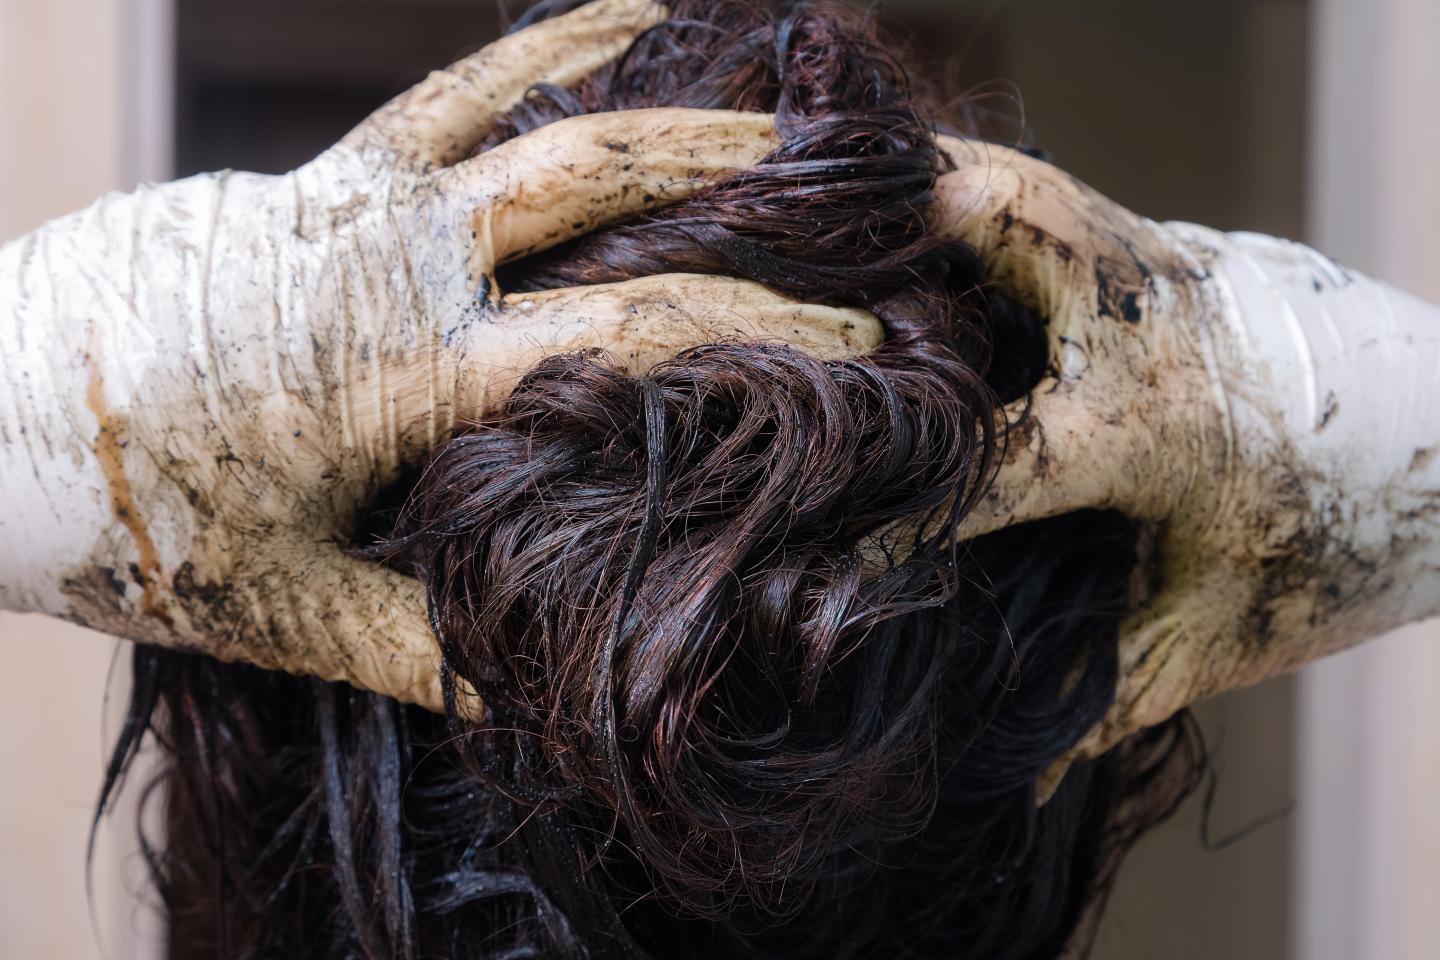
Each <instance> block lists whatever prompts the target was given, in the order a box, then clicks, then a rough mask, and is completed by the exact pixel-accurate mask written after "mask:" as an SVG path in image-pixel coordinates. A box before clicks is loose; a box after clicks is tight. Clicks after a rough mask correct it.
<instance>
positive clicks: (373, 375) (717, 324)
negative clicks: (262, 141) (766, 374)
mask: <svg viewBox="0 0 1440 960" xmlns="http://www.w3.org/2000/svg"><path fill="white" fill-rule="evenodd" d="M660 15H661V11H660V10H659V8H657V7H654V6H651V5H649V4H647V3H642V2H634V0H600V2H598V3H594V4H591V5H589V6H586V7H583V8H581V9H580V10H578V11H576V12H574V13H572V14H569V15H567V16H563V17H560V18H557V19H555V20H551V21H547V22H544V23H541V24H539V25H537V26H535V27H531V28H530V29H527V30H525V31H523V32H520V33H518V34H515V35H513V36H511V37H507V38H505V39H503V40H501V41H499V42H497V43H495V44H493V45H492V46H490V47H487V48H486V49H485V50H483V51H481V52H480V53H478V54H476V55H475V56H473V57H471V58H470V59H468V60H465V61H462V62H461V63H458V64H456V65H455V66H453V67H452V68H450V69H449V70H446V71H443V72H437V73H434V74H432V75H431V76H430V77H429V78H428V79H427V80H425V81H424V82H423V83H421V84H420V85H419V86H417V87H416V88H415V89H413V90H411V91H410V92H408V93H406V94H404V95H402V96H401V97H399V98H397V99H396V100H395V101H394V102H392V103H390V104H388V105H387V106H385V107H384V108H382V109H381V110H380V111H379V112H377V113H376V114H375V115H374V116H372V117H371V118H370V119H369V120H367V121H366V122H365V123H364V124H362V125H361V126H360V127H359V128H357V129H356V130H355V131H354V132H352V133H351V134H350V135H348V136H347V137H346V138H345V139H344V140H343V141H342V142H341V143H339V144H338V145H336V146H335V147H333V148H331V149H330V150H328V151H326V152H325V153H324V154H323V155H321V156H320V157H318V158H317V159H316V160H314V161H312V162H311V163H308V164H306V165H305V166H303V167H301V168H300V169H298V170H296V171H294V172H293V173H290V174H288V175H285V176H283V177H268V176H259V175H253V174H245V173H231V172H227V173H221V174H215V175H207V176H201V177H195V178H191V179H189V180H185V181H181V182H178V183H173V184H166V185H162V186H148V187H144V188H142V189H141V190H139V191H137V192H136V193H134V194H129V195H123V196H122V195H112V196H109V197H106V198H104V199H102V200H100V201H99V202H98V203H97V204H95V205H94V206H93V207H91V208H90V209H88V210H85V211H82V212H80V213H77V214H74V215H72V216H69V217H66V218H63V219H61V220H58V221H55V222H54V223H51V224H49V225H47V226H46V227H44V228H42V229H41V230H39V231H37V232H36V233H34V234H32V235H30V236H28V237H24V238H21V239H19V240H17V241H15V242H14V243H12V244H9V245H7V246H6V247H4V248H3V250H0V398H3V399H4V400H5V402H4V403H3V404H0V431H3V433H0V444H3V446H0V494H3V502H0V607H5V608H9V609H20V610H32V611H38V612H43V613H47V614H51V615H57V616H64V617H68V618H71V619H74V620H77V621H80V622H82V623H86V624H89V625H92V626H95V627H98V628H100V629H103V630H106V631H108V632H111V633H114V634H117V635H120V636H124V637H129V638H132V639H136V640H141V641H145V642H152V643H158V644H163V645H167V646H180V647H188V648H193V649H196V650H201V651H205V652H207V653H210V654H213V655H216V656H219V657H222V658H226V659H236V660H245V661H248V662H251V663H255V664H258V665H260V666H264V667H270V668H278V669H284V670H288V671H292V672H297V673H306V674H312V675H316V676H321V677H326V678H330V679H344V680H347V681H349V682H351V683H353V684H355V685H357V686H360V687H363V688H366V689H370V690H375V691H378V692H381V693H385V694H389V695H391V696H395V697H398V698H400V699H403V700H410V701H416V702H420V703H424V704H426V705H428V706H431V707H436V708H438V706H439V704H440V693H439V685H438V684H439V674H438V670H437V669H436V655H435V654H434V653H433V647H434V643H433V639H432V637H431V635H430V632H429V628H428V624H427V622H426V616H425V611H424V603H423V599H422V592H421V590H420V588H419V586H418V585H417V584H415V583H414V582H413V581H411V580H409V579H408V578H406V577H402V576H400V575H398V574H395V573H393V572H391V571H388V570H386V569H383V568H380V567H378V566H376V565H373V564H369V563H365V562H363V561H360V560H357V559H354V558H352V557H350V556H349V555H347V553H346V552H345V547H346V545H347V537H348V533H349V531H351V530H353V529H354V526H355V524H356V521H357V514H358V513H359V512H360V511H362V509H363V508H364V506H365V505H366V504H367V503H369V502H370V501H371V500H372V499H373V498H374V496H375V495H376V493H377V492H378V491H379V490H380V489H381V488H383V487H384V486H385V485H386V484H388V483H390V482H392V481H393V480H395V479H396V478H397V477H398V476H399V475H400V474H401V472H402V470H403V469H404V468H405V467H407V466H414V465H416V464H418V463H419V462H421V461H422V460H423V457H424V455H425V452H426V451H427V450H428V449H429V448H430V447H432V446H433V445H434V444H435V442H436V441H437V440H438V439H440V438H441V437H443V436H445V435H446V434H447V433H448V432H449V431H450V430H451V429H452V428H453V427H454V426H455V425H456V424H457V423H459V422H460V421H461V420H462V419H464V418H467V417H471V416H473V415H474V414H475V413H477V412H478V411H480V410H481V409H483V407H484V406H485V405H486V404H487V403H489V402H491V401H493V400H494V399H497V398H498V397H500V396H503V395H504V393H505V392H506V391H507V390H508V388H509V385H510V384H511V383H512V382H513V380H514V379H515V378H516V377H518V376H519V375H520V374H521V373H523V372H524V371H525V370H526V369H527V368H528V367H529V366H531V365H532V364H533V362H534V361H535V360H536V359H538V358H539V357H540V356H541V355H543V354H545V353H548V352H555V351H560V350H569V349H577V348H582V347H601V348H605V349H607V350H609V351H610V352H612V353H613V354H614V355H615V356H617V357H618V358H619V359H620V360H621V361H622V362H626V363H630V364H633V365H635V366H636V367H644V366H648V365H649V364H650V363H652V362H654V361H656V360H659V359H661V358H663V357H667V356H670V355H673V354H674V353H676V352H678V351H680V350H682V349H684V348H686V347H688V346H691V345H693V344H695V343H701V342H706V341H711V340H714V339H717V338H721V337H725V336H735V335H755V334H757V333H760V334H763V333H765V332H769V331H775V330H779V331H784V332H785V334H786V335H787V337H789V338H790V339H792V340H795V341H797V342H799V343H800V344H802V345H805V346H808V347H809V348H811V349H812V350H814V351H816V352H818V353H820V354H822V355H847V354H852V353H857V352H863V351H864V350H867V349H869V348H870V347H872V346H873V345H874V344H875V343H876V342H878V339H879V336H880V332H879V328H878V324H877V323H876V321H875V320H874V318H873V317H870V316H869V315H867V314H863V313H860V312H857V311H842V310H829V309H825V308H818V307H809V306H804V305H798V304H795V303H792V302H790V301H788V300H786V299H784V298H782V297H778V296H776V295H773V294H770V293H768V292H766V291H765V290H763V289H762V288H760V287H758V286H755V285H753V284H747V283H740V282H735V281H728V280H723V279H707V278H698V277H668V278H650V279H647V280H641V281H635V282H632V283H626V284H616V285H611V286H604V287H592V288H585V289H579V290H559V291H552V292H548V293H545V294H539V295H527V296H517V297H504V296H501V295H500V291H498V290H497V288H496V285H495V283H494V280H493V275H494V268H495V267H496V266H497V265H498V264H501V263H503V262H505V261H506V260H509V259H514V258H516V257H520V256H523V255H525V254H527V253H530V252H533V251H536V250H540V249H543V248H545V247H547V246H550V245H552V244H555V243H558V242H560V241H563V240H565V239H567V238H569V237H572V236H575V235H577V234H579V233H583V232H585V231H587V230H590V229H593V228H595V227H596V226H599V225H601V224H603V223H606V222H607V221H610V220H613V219H615V218H617V217H622V216H625V215H628V214H633V213H635V212H638V211H640V210H642V209H645V208H647V207H650V206H654V205H656V204H661V203H665V202H667V201H671V200H674V199H678V198H679V197H681V196H683V195H684V194H685V193H686V192H688V191H689V190H691V189H693V188H695V187H696V186H698V185H701V184H703V183H704V182H705V179H706V178H709V177H714V176H716V175H719V174H723V173H725V172H727V171H730V170H734V169H737V168H740V167H744V166H747V165H749V164H751V163H753V162H755V161H756V160H758V159H759V158H760V157H761V156H763V155H764V154H765V153H766V152H767V151H768V150H769V149H770V147H771V146H772V145H773V142H774V137H773V132H772V129H771V122H770V119H769V118H768V117H765V116H761V115H756V114H735V113H723V112H716V113H709V112H700V111H684V110H673V111H671V110H664V111H633V112H627V113H623V114H613V115H602V116H593V117H579V118H575V119H572V120H567V121H563V122H560V123H555V124H552V125H549V126H547V127H544V128H543V129H541V130H538V131H536V132H534V133H532V134H529V135H527V136H524V137H521V138H517V139H516V140H513V141H510V142H508V143H506V144H503V145H502V146H500V147H498V148H496V149H494V150H491V151H489V152H487V153H485V154H483V155H481V156H479V157H476V158H474V159H468V160H466V159H462V158H464V157H466V156H468V155H469V153H470V152H471V151H472V149H473V147H474V145H475V144H476V143H478V142H479V141H480V140H481V139H482V138H483V137H484V136H485V134H486V132H487V131H488V129H489V127H490V124H491V122H492V120H493V118H494V117H495V116H496V115H497V114H499V113H501V112H503V111H504V110H505V109H507V108H508V107H509V106H510V105H511V104H513V103H514V102H516V101H517V100H518V99H519V98H520V97H522V96H523V95H524V93H525V91H526V90H527V89H528V87H529V86H530V85H532V84H533V83H536V82H541V81H544V82H551V83H559V84H572V83H574V82H576V81H578V80H579V79H580V78H581V77H582V76H584V75H585V74H587V73H589V72H591V71H592V70H594V69H596V68H598V67H600V66H601V65H603V64H604V63H605V62H606V61H607V60H608V59H610V58H612V57H614V56H616V55H617V54H618V53H620V52H621V51H622V50H623V49H624V48H625V46H626V45H627V44H628V43H629V41H630V40H631V39H632V38H633V37H634V36H635V35H636V34H637V33H638V32H639V31H640V30H642V29H644V28H645V27H646V26H647V25H649V24H650V23H652V22H654V21H655V20H656V19H658V17H659V16H660ZM684 305H689V306H688V307H687V306H684Z"/></svg>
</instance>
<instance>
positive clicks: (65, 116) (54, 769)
mask: <svg viewBox="0 0 1440 960" xmlns="http://www.w3.org/2000/svg"><path fill="white" fill-rule="evenodd" d="M510 7H511V12H512V13H518V12H519V10H520V9H521V7H522V3H521V0H512V2H511V4H510ZM885 12H886V15H887V16H888V17H889V19H891V20H892V21H893V22H894V23H896V24H897V25H899V27H900V28H901V29H902V30H904V31H908V32H909V33H911V34H912V35H913V37H914V38H915V40H916V42H917V43H918V44H919V45H920V46H921V47H922V48H923V49H924V51H925V52H926V53H927V54H928V55H930V56H931V57H933V58H934V62H935V65H936V68H937V69H943V70H944V75H945V76H946V77H947V78H948V79H949V81H950V82H951V84H952V89H954V90H956V91H964V90H970V89H972V88H973V89H974V90H975V91H976V92H977V94H983V95H984V96H985V97H986V99H985V101H984V102H985V103H987V104H989V105H990V106H992V107H993V108H994V109H995V110H998V111H1001V112H1002V113H1008V114H1010V115H1011V116H1012V117H1019V116H1021V115H1022V109H1021V106H1020V101H1019V100H1018V99H1016V98H1015V94H1016V93H1017V92H1018V93H1019V94H1020V95H1022V96H1023V118H1024V122H1025V126H1026V128H1027V130H1028V135H1029V137H1030V139H1031V140H1032V141H1033V142H1035V143H1038V144H1039V145H1041V146H1043V147H1044V148H1045V149H1046V150H1048V151H1049V153H1050V154H1051V155H1052V157H1053V158H1054V159H1055V160H1056V162H1058V163H1059V164H1061V165H1062V166H1065V167H1067V168H1068V169H1070V170H1072V171H1073V172H1074V173H1076V174H1078V175H1079V176H1080V177H1082V178H1083V179H1085V180H1087V181H1089V182H1090V183H1092V184H1093V185H1095V186H1096V187H1098V188H1100V189H1101V190H1102V191H1104V192H1106V193H1108V194H1110V195H1111V196H1113V197H1115V198H1116V199H1118V200H1120V201H1121V202H1123V203H1125V204H1127V205H1128V206H1130V207H1132V208H1134V209H1135V210H1138V211H1140V212H1142V213H1144V214H1147V215H1149V216H1151V217H1154V218H1157V219H1184V220H1194V221H1199V222H1202V223H1206V224H1210V225H1213V226H1217V227H1221V228H1226V229H1253V230H1261V231H1265V232H1269V233H1276V234H1281V235H1285V236H1292V237H1299V238H1303V239H1306V240H1308V241H1309V242H1310V243H1312V244H1314V245H1316V246H1318V247H1320V248H1321V249H1322V250H1324V251H1326V252H1328V253H1330V254H1332V255H1334V256H1336V257H1338V258H1340V259H1341V260H1343V261H1345V262H1347V263H1349V264H1350V265H1353V266H1355V267H1358V268H1360V269H1363V270H1365V271H1367V272H1369V273H1371V274H1373V275H1376V276H1378V277H1381V278H1383V279H1386V280H1389V281H1390V282H1392V283H1395V284H1398V285H1400V286H1402V287H1405V288H1407V289H1410V290H1411V291H1413V292H1415V293H1417V294H1420V295H1422V296H1424V297H1427V298H1429V299H1432V300H1440V173H1437V171H1440V4H1437V3H1436V2H1435V0H1165V2H1157V0H1084V2H1077V0H998V2H993V0H890V2H889V3H888V4H887V5H886V8H885ZM500 23H501V16H500V13H499V12H498V11H497V6H496V2H495V0H0V241H4V240H8V239H11V238H13V237H16V236H18V235H20V234H22V233H24V232H25V231H27V230H29V229H31V228H33V227H35V226H37V225H38V224H40V223H42V222H43V221H44V220H46V219H47V218H49V217H52V216H55V215H57V214H60V213H63V212H66V211H68V210H71V209H74V208H76V207H80V206H83V205H85V204H86V203H88V202H90V201H91V200H93V199H94V198H95V197H97V196H98V195H99V194H101V193H102V192H104V191H106V190H110V189H127V188H129V187H131V186H133V185H134V184H135V183H137V182H138V181H140V180H143V179H151V180H159V179H168V178H170V177H173V176H178V175H183V174H185V173H190V172H195V171H199V170H209V169H215V168H220V167H234V168H242V169H246V168H248V169H258V170H269V171H279V170H284V169H287V168H289V167H291V166H293V165H295V164H297V163H299V162H301V161H303V160H305V159H307V158H308V157H309V156H311V155H313V154H314V153H315V152H316V151H318V150H319V149H320V148H322V147H323V146H325V145H327V144H329V143H330V142H331V141H333V140H334V139H335V138H336V137H337V136H339V135H340V134H341V133H343V132H344V131H345V130H346V129H347V128H348V127H349V126H350V125H352V124H353V123H354V122H356V121H357V120H359V119H360V118H361V117H362V116H364V114H365V113H367V112H368V111H369V110H370V109H371V108H372V107H374V106H375V105H377V104H379V103H381V102H382V101H383V100H385V99H386V98H388V97H389V96H390V95H392V94H394V93H396V92H398V91H399V90H401V89H403V88H404V87H405V86H407V85H408V84H409V83H411V82H413V81H415V80H417V79H419V78H420V77H422V76H423V75H424V73H425V71H426V70H428V69H429V68H432V67H436V66H440V65H443V64H444V63H447V62H449V61H451V60H453V59H455V58H456V57H458V56H459V55H462V54H464V53H466V52H469V51H470V50H472V49H474V48H475V47H476V46H478V45H479V44H480V43H481V42H483V41H484V40H485V39H487V38H489V37H492V36H494V35H495V34H496V32H497V30H498V29H499V24H500ZM1437 375H1440V374H1437ZM112 657H114V658H115V662H116V664H117V667H116V669H115V671H114V674H115V676H114V677H112V678H110V679H109V681H108V686H107V674H108V673H109V672H110V671H109V668H110V666H111V662H112ZM127 664H128V650H127V649H125V648H124V647H123V646H122V647H121V649H120V650H119V652H118V654H117V653H116V644H115V643H114V642H113V641H110V640H109V639H107V638H103V637H100V636H98V635H94V634H89V633H87V632H85V631H82V630H79V629H78V628H73V627H68V626H64V625H60V624H56V623H51V622H47V621H44V620H40V619H36V618H26V617H18V616H14V615H5V614H0V957H3V958H7V960H31V958H88V957H104V958H106V960H132V958H133V960H141V958H157V957H161V956H163V955H164V954H165V935H164V924H163V922H162V921H160V920H159V918H158V916H157V914H156V913H155V911H154V910H153V908H152V907H151V906H149V904H150V901H151V900H153V897H152V896H151V895H150V894H149V893H147V892H146V890H145V887H144V869H143V865H142V863H141V862H140V858H139V856H138V852H137V848H136V846H135V843H134V839H133V832H134V831H133V820H134V816H135V806H134V802H133V799H134V793H135V791H134V790H133V789H132V790H131V791H130V792H129V795H128V797H129V798H128V799H127V800H126V801H124V802H122V804H121V807H120V808H119V809H118V810H117V812H116V815H115V817H114V818H112V819H111V820H109V821H107V823H106V824H104V825H103V826H102V828H101V830H100V834H99V843H98V847H97V854H96V858H95V861H94V866H93V870H92V877H93V881H94V882H93V889H92V890H91V892H90V893H89V894H88V900H87V888H86V882H85V876H86V874H85V836H86V831H87V829H88V827H89V822H90V815H91V809H92V805H93V802H94V798H95V791H96V788H97V784H98V781H99V777H100V774H101V771H102V765H103V761H104V758H105V756H106V751H107V749H108V738H109V737H110V736H112V735H113V731H114V718H115V715H116V712H117V709H118V704H119V703H123V699H124V696H125V682H124V674H125V670H126V666H127ZM1437 678H1440V627H1437V626H1434V625H1431V626H1429V627H1420V628H1415V629H1411V630H1409V631H1404V632H1402V633H1401V634H1398V635H1396V636H1393V637H1390V638H1387V639H1385V640H1383V641H1381V642H1379V643H1376V644H1373V645H1370V646H1369V647H1367V648H1366V649H1364V650H1362V651H1357V652H1353V653H1350V654H1346V655H1343V656H1340V657H1337V658H1334V659H1331V660H1329V661H1326V662H1324V663H1322V664H1319V665H1316V666H1314V667H1312V668H1310V669H1309V670H1307V671H1305V672H1304V673H1302V674H1301V675H1299V676H1298V677H1296V678H1287V679H1281V680H1277V681H1272V682H1270V683H1267V684H1264V685H1262V686H1260V687H1257V688H1255V689H1253V690H1248V691H1242V692H1239V693H1235V694H1231V695H1228V696H1225V697H1222V698H1220V699H1218V700H1216V701H1214V702H1212V703H1209V704H1206V705H1204V706H1202V707H1201V708H1199V710H1198V711H1197V712H1198V713H1199V714H1200V717H1201V720H1202V723H1203V726H1204V728H1205V730H1206V733H1207V735H1208V736H1209V739H1210V743H1211V746H1212V749H1213V753H1214V760H1215V765H1216V768H1217V771H1218V786H1217V788H1216V791H1215V793H1214V796H1213V803H1211V804H1210V808H1209V813H1208V831H1207V833H1208V838H1209V842H1208V843H1205V842H1202V833H1201V828H1202V824H1205V823H1206V822H1207V817H1206V814H1205V804H1204V802H1203V799H1204V798H1203V795H1202V796H1200V797H1197V798H1195V799H1194V800H1192V801H1191V802H1190V803H1189V804H1187V806H1186V807H1185V808H1184V809H1183V810H1182V811H1181V813H1180V814H1179V815H1178V816H1177V817H1176V818H1175V819H1174V820H1173V821H1172V822H1171V823H1169V824H1168V825H1166V826H1165V827H1164V828H1162V829H1160V830H1158V831H1156V832H1155V833H1154V834H1152V835H1151V836H1149V837H1148V838H1147V839H1145V840H1144V841H1143V842H1142V843H1141V845H1140V847H1139V848H1138V850H1137V851H1136V853H1135V854H1134V855H1133V856H1132V857H1131V859H1130V861H1129V862H1128V864H1127V865H1126V867H1125V869H1124V871H1123V874H1122V877H1121V880H1120V883H1119V887H1118V889H1117V890H1116V893H1115V895H1114V897H1113V898H1112V901H1111V904H1110V908H1109V912H1108V914H1107V916H1106V919H1105V921H1104V924H1103V927H1102V930H1101V934H1100V939H1099V943H1098V946H1097V949H1096V951H1095V956H1096V957H1097V958H1101V960H1118V958H1149V957H1165V958H1170V960H1190V958H1194V960H1200V958H1204V960H1211V958H1215V957H1226V958H1233V960H1245V958H1257V960H1258V958H1265V960H1275V958H1286V957H1289V958H1299V960H1422V958H1433V957H1436V956H1440V946H1437V945H1440V910H1437V909H1436V906H1437V905H1440V803H1437V797H1440V697H1437V695H1436V694H1437ZM107 690H108V691H109V694H110V701H109V703H108V706H107V700H106V693H107Z"/></svg>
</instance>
